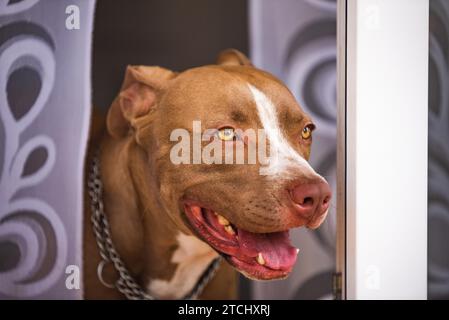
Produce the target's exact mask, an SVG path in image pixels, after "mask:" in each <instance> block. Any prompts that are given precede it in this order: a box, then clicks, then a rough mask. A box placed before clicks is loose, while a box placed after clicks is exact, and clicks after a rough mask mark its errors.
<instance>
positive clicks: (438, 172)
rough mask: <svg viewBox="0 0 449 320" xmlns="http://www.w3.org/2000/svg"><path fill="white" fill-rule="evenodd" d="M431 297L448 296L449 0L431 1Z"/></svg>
mask: <svg viewBox="0 0 449 320" xmlns="http://www.w3.org/2000/svg"><path fill="white" fill-rule="evenodd" d="M428 192H429V209H428V212H429V220H428V225H429V229H428V234H429V236H428V239H429V244H428V246H429V247H428V259H429V260H428V263H429V264H428V272H429V278H428V281H429V282H428V291H429V292H428V297H429V299H449V232H448V231H449V2H448V1H447V0H431V1H430V35H429V190H428Z"/></svg>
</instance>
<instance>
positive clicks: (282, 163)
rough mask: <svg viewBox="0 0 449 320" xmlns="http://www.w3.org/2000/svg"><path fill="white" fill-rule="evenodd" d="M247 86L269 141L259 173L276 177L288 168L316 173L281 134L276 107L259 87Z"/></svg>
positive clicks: (284, 173)
mask: <svg viewBox="0 0 449 320" xmlns="http://www.w3.org/2000/svg"><path fill="white" fill-rule="evenodd" d="M248 87H249V89H250V91H251V93H252V95H253V98H254V101H255V102H256V106H257V112H258V115H259V118H260V122H261V123H262V126H263V128H264V130H265V135H266V138H267V139H268V141H269V142H270V157H269V163H268V165H267V166H264V167H261V169H260V173H261V174H262V175H268V176H271V177H273V178H276V177H278V176H280V175H282V176H286V175H288V173H289V169H290V170H291V169H292V168H295V167H296V168H298V167H299V168H301V169H302V170H305V171H306V172H308V173H309V174H316V175H317V173H316V172H315V171H314V170H313V168H312V167H311V166H310V165H309V163H308V162H307V161H306V160H305V159H304V158H303V157H302V156H301V155H300V154H299V153H298V152H296V151H295V149H293V148H292V146H291V145H290V144H289V142H288V141H287V139H286V138H285V137H284V135H283V134H282V131H281V128H280V126H279V120H278V116H277V112H276V108H275V106H274V105H273V102H272V101H271V100H270V99H269V98H268V97H267V96H266V95H265V94H264V93H263V92H261V91H260V90H259V89H257V88H256V87H254V86H252V85H251V84H248Z"/></svg>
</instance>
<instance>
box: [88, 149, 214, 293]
mask: <svg viewBox="0 0 449 320" xmlns="http://www.w3.org/2000/svg"><path fill="white" fill-rule="evenodd" d="M87 188H88V194H89V197H90V204H91V211H92V215H91V221H92V227H93V231H94V234H95V238H96V241H97V245H98V249H99V251H100V256H101V259H102V261H101V262H100V263H99V264H98V267H97V273H98V277H99V279H100V281H101V283H102V284H103V285H105V286H106V287H112V286H113V287H115V288H116V289H117V290H118V291H120V292H121V293H122V294H123V295H125V297H126V298H127V299H130V300H156V298H155V297H153V296H151V295H150V294H148V293H147V292H146V291H145V290H143V289H142V288H141V287H140V285H139V284H137V283H136V281H135V280H134V279H133V277H132V276H131V274H130V273H129V271H128V269H127V268H126V266H125V264H124V263H123V260H122V259H121V258H120V255H119V254H118V253H117V251H116V250H115V247H114V244H113V243H112V239H111V234H110V228H109V222H108V219H107V217H106V215H105V213H104V206H103V200H102V194H103V184H102V182H101V178H100V160H99V156H98V152H97V153H96V154H95V155H94V156H93V158H92V164H91V167H90V172H89V176H88V181H87ZM109 262H110V263H112V265H113V266H114V268H115V270H116V271H117V272H118V274H119V278H118V280H117V281H116V282H115V283H114V284H113V285H108V284H107V283H106V282H105V281H104V279H103V268H104V266H105V265H106V264H107V263H109ZM220 262H221V258H220V257H218V258H215V259H214V260H213V261H212V262H211V263H210V265H209V266H208V268H207V269H206V271H204V273H203V274H202V275H201V277H200V279H199V280H198V282H197V283H196V285H195V287H194V288H193V289H192V290H191V291H190V293H188V294H187V295H186V296H185V297H184V298H183V299H185V300H192V299H196V298H197V297H198V295H199V294H201V292H202V291H203V289H204V287H205V286H206V285H207V283H208V282H209V281H210V279H212V277H213V276H214V275H215V273H216V271H217V269H218V266H219V265H220Z"/></svg>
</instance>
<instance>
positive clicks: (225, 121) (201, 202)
mask: <svg viewBox="0 0 449 320" xmlns="http://www.w3.org/2000/svg"><path fill="white" fill-rule="evenodd" d="M107 126H108V130H109V133H110V134H111V135H112V136H114V137H115V138H118V139H122V138H125V137H126V138H128V139H129V138H132V139H134V140H135V142H136V143H137V145H139V147H140V148H141V149H143V150H145V153H146V154H147V163H148V166H147V170H148V172H147V174H148V175H149V176H150V177H152V179H155V181H156V185H157V189H158V192H159V194H158V198H159V200H160V204H161V207H162V208H164V209H165V211H166V214H167V215H168V217H169V218H170V219H171V220H172V221H174V223H175V225H176V226H177V227H178V228H179V229H180V230H182V231H183V232H188V233H193V234H195V235H196V236H198V237H199V238H201V239H202V240H203V241H205V242H206V243H208V244H209V245H210V246H211V247H213V248H214V249H215V250H216V251H218V252H219V253H220V254H221V255H223V256H224V257H225V258H226V259H227V261H228V262H229V263H230V264H231V265H233V266H234V267H235V268H236V269H238V270H239V271H241V272H242V273H244V274H245V275H247V276H248V277H251V278H256V279H277V278H283V277H285V276H286V275H288V273H289V272H290V271H291V270H292V268H293V265H294V263H295V261H296V256H297V249H296V248H294V247H293V246H291V244H290V241H289V230H290V229H291V228H295V227H299V226H307V227H309V228H316V227H318V226H319V225H320V224H321V223H322V222H323V220H324V218H325V216H326V214H327V211H328V207H329V203H330V197H331V193H330V188H329V186H328V184H327V182H326V181H325V180H324V179H323V178H322V177H321V176H320V175H318V174H317V173H316V172H315V171H314V170H313V169H312V168H311V167H310V165H309V164H308V162H307V159H308V158H309V154H310V149H311V144H312V131H313V129H314V127H315V126H314V124H313V123H312V120H311V119H310V117H309V116H308V115H307V114H305V113H304V111H303V110H302V109H301V107H300V106H299V105H298V103H297V102H296V101H295V98H294V97H293V95H292V94H291V93H290V91H289V90H288V89H287V88H286V87H285V85H284V84H282V83H281V82H280V81H279V80H278V79H276V78H275V77H273V76H272V75H270V74H268V73H266V72H264V71H261V70H258V69H256V68H254V67H253V66H252V65H251V63H250V62H249V60H248V59H247V58H246V57H245V56H244V55H243V54H242V53H240V52H238V51H236V50H227V51H225V52H223V53H222V54H220V56H219V58H218V63H217V65H211V66H204V67H199V68H195V69H190V70H187V71H185V72H182V73H179V74H177V73H174V72H172V71H169V70H167V69H163V68H159V67H145V66H139V67H128V69H127V71H126V77H125V81H124V84H123V87H122V90H121V93H120V94H119V96H118V97H117V99H116V100H115V101H114V103H113V105H112V107H111V109H110V111H109V114H108V119H107ZM197 129H199V131H200V132H196V131H195V130H197ZM198 133H200V135H199V136H198ZM201 134H203V135H202V136H201ZM254 151H255V152H256V160H255V161H254ZM230 152H231V154H230ZM251 152H253V153H251ZM264 155H266V156H267V158H266V159H265V158H264ZM239 161H240V162H239ZM242 162H243V163H242Z"/></svg>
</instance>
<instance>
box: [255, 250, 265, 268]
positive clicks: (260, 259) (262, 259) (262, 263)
mask: <svg viewBox="0 0 449 320" xmlns="http://www.w3.org/2000/svg"><path fill="white" fill-rule="evenodd" d="M256 260H257V263H258V264H260V265H262V266H263V265H264V264H265V259H264V258H263V256H262V253H260V252H259V254H258V255H257V259H256Z"/></svg>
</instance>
